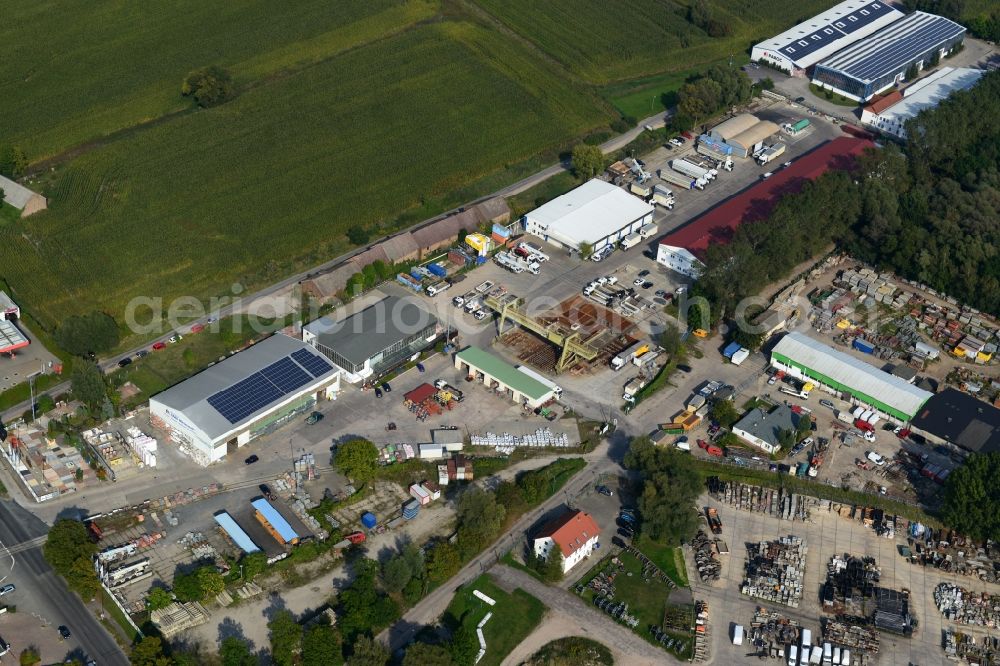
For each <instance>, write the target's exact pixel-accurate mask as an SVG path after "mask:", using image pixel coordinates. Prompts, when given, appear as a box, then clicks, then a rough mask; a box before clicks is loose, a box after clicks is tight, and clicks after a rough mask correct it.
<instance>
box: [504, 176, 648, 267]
mask: <svg viewBox="0 0 1000 666" xmlns="http://www.w3.org/2000/svg"><path fill="white" fill-rule="evenodd" d="M652 221H653V207H652V206H650V205H649V204H647V203H646V202H645V201H643V200H642V199H640V198H638V197H635V196H632V195H631V194H629V193H628V192H626V191H625V190H623V189H621V188H620V187H615V186H614V185H612V184H611V183H606V182H604V181H603V180H598V179H594V180H590V181H587V182H586V183H584V184H583V185H581V186H580V187H578V188H576V189H575V190H572V191H570V192H567V193H566V194H564V195H562V196H560V197H556V198H555V199H553V200H552V201H550V202H548V203H547V204H545V205H543V206H540V207H538V208H536V209H535V210H533V211H531V212H530V213H528V214H527V215H525V216H524V217H523V218H522V220H521V222H522V224H523V225H524V230H525V232H526V233H529V234H532V235H533V236H538V237H539V238H542V239H544V240H545V241H546V242H548V243H552V244H553V245H556V246H559V247H564V248H566V249H569V250H577V251H579V249H580V245H581V244H584V243H586V244H589V245H590V246H591V248H592V249H593V250H594V251H600V250H601V249H603V248H604V247H605V246H607V245H614V244H616V243H617V242H618V241H620V240H621V239H623V238H625V236H628V235H629V234H631V233H634V232H636V231H638V230H639V227H641V226H643V225H644V224H648V223H650V222H652Z"/></svg>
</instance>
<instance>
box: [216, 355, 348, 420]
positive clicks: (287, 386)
mask: <svg viewBox="0 0 1000 666" xmlns="http://www.w3.org/2000/svg"><path fill="white" fill-rule="evenodd" d="M307 357H308V358H307ZM293 358H294V359H295V361H299V363H301V364H302V365H303V366H305V367H306V369H307V370H309V374H312V376H313V377H319V376H320V375H322V374H324V373H326V372H329V371H330V370H331V369H332V368H331V366H330V364H329V363H327V362H326V361H324V360H323V359H321V358H319V357H318V356H316V355H315V354H310V353H309V352H307V351H306V350H304V349H299V350H297V351H295V352H292V356H291V357H289V356H286V357H285V358H282V359H279V360H277V361H275V362H274V363H272V364H271V365H269V366H267V367H266V368H263V369H262V370H261V371H260V372H255V373H254V374H252V375H250V376H249V377H247V378H246V379H244V380H243V381H241V382H237V383H236V384H233V385H232V386H230V387H229V388H227V389H225V390H224V391H219V392H218V393H215V394H213V395H210V396H209V397H208V399H207V400H208V404H210V405H211V406H212V407H214V408H215V410H216V411H217V412H219V413H220V414H222V416H223V417H224V418H225V419H226V420H227V421H229V422H230V423H239V422H240V421H242V420H243V419H245V418H246V417H248V416H250V415H251V414H253V413H254V412H256V411H257V410H259V409H263V408H264V407H266V406H267V405H269V404H271V403H272V402H274V401H275V400H277V399H278V398H280V397H281V396H283V395H287V394H289V393H291V392H293V391H295V390H296V389H299V388H301V387H303V386H305V385H306V384H308V383H309V381H310V377H309V374H306V371H305V370H303V369H302V368H301V367H299V363H296V362H295V361H293V360H292V359H293Z"/></svg>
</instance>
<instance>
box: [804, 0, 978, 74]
mask: <svg viewBox="0 0 1000 666" xmlns="http://www.w3.org/2000/svg"><path fill="white" fill-rule="evenodd" d="M964 33H965V28H964V27H962V26H961V25H959V24H958V23H955V22H954V21H952V20H949V19H946V18H944V17H943V16H936V15H934V14H927V13H925V12H913V13H912V14H909V15H908V16H906V17H904V18H902V19H900V20H899V21H896V22H895V23H892V24H891V25H889V26H887V27H885V28H883V29H881V30H879V31H878V32H876V33H874V34H873V35H871V36H869V37H866V38H864V39H862V40H860V41H858V42H857V43H855V44H854V45H852V46H849V47H847V48H846V49H844V50H842V51H838V52H837V53H836V54H835V55H833V56H832V57H830V58H827V59H826V60H824V61H822V62H821V63H819V66H820V67H823V68H824V69H829V70H834V71H837V72H841V73H843V74H845V75H847V76H849V77H851V78H854V79H857V80H859V81H863V82H865V83H867V82H871V81H876V80H878V79H880V78H882V77H884V76H887V75H891V74H893V73H895V72H897V71H899V70H900V69H904V68H906V67H908V66H909V64H910V63H912V62H913V61H914V60H916V59H917V58H919V57H920V56H921V55H923V54H924V53H926V52H927V51H929V50H931V49H933V48H934V47H935V46H937V45H939V44H944V43H946V42H948V41H951V40H954V39H956V38H959V37H961V36H962V35H963V34H964Z"/></svg>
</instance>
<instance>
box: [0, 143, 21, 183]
mask: <svg viewBox="0 0 1000 666" xmlns="http://www.w3.org/2000/svg"><path fill="white" fill-rule="evenodd" d="M27 170H28V158H27V157H26V156H25V154H24V151H23V150H21V147H20V146H2V145H0V175H4V176H7V177H8V178H13V179H17V178H20V177H21V176H23V175H24V173H25V172H26V171H27Z"/></svg>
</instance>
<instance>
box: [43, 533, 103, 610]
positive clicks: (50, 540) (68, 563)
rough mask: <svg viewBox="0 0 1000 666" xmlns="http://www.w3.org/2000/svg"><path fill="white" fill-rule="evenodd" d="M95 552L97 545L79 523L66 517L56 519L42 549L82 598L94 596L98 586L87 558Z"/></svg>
mask: <svg viewBox="0 0 1000 666" xmlns="http://www.w3.org/2000/svg"><path fill="white" fill-rule="evenodd" d="M95 552H97V546H95V545H94V544H93V543H92V542H91V540H90V536H89V535H88V533H87V528H86V527H84V525H83V523H81V522H80V521H77V520H68V519H61V520H57V521H56V523H55V525H53V526H52V529H50V530H49V534H48V536H47V538H46V541H45V546H43V548H42V554H43V555H44V556H45V560H46V561H47V562H48V563H49V564H51V565H52V568H53V569H55V571H56V573H58V574H59V575H60V576H62V577H63V578H65V579H66V583H67V585H69V588H70V589H71V590H73V591H75V592H76V593H78V594H79V595H80V596H81V597H82V598H83V599H84V600H85V601H89V600H90V599H92V598H94V595H95V594H97V590H98V589H99V587H100V583H99V582H98V580H97V574H96V573H95V572H94V566H93V563H92V561H91V560H92V558H93V556H94V553H95Z"/></svg>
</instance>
